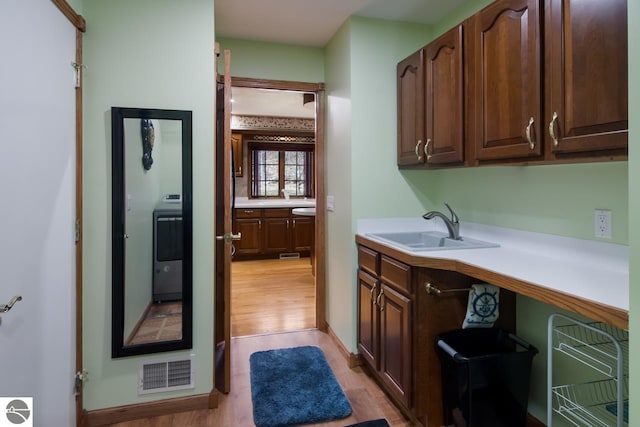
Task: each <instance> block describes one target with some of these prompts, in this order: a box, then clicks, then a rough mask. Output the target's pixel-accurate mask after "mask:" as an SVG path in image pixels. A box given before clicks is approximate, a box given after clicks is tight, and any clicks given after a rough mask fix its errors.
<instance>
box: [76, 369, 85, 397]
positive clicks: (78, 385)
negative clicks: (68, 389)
mask: <svg viewBox="0 0 640 427" xmlns="http://www.w3.org/2000/svg"><path fill="white" fill-rule="evenodd" d="M88 379H89V372H87V371H85V370H84V369H83V370H82V372H80V371H78V372H76V375H75V381H74V384H73V395H74V396H77V395H79V394H80V393H82V384H83V383H84V382H85V381H87V380H88Z"/></svg>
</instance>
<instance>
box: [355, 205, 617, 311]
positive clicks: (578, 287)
mask: <svg viewBox="0 0 640 427" xmlns="http://www.w3.org/2000/svg"><path fill="white" fill-rule="evenodd" d="M403 231H444V232H446V228H445V226H444V223H443V222H442V221H440V220H439V219H438V220H435V221H425V220H424V219H422V218H385V219H363V220H359V221H358V230H357V234H358V235H360V236H362V237H365V238H367V239H369V240H372V241H376V242H378V243H381V244H384V245H385V246H388V247H391V248H393V249H394V250H396V251H400V252H404V253H407V254H410V255H412V256H418V257H425V258H432V259H433V258H438V259H448V260H456V261H460V262H463V263H465V264H468V265H471V266H476V267H478V268H481V269H484V270H490V271H493V272H496V273H498V274H502V275H505V276H509V277H513V278H514V279H518V280H522V281H525V282H528V283H532V284H535V285H536V286H539V287H542V288H548V289H551V290H554V291H558V292H562V293H565V294H569V295H574V296H577V297H579V298H581V299H585V300H590V301H594V302H597V303H599V304H604V305H608V306H611V307H614V308H617V309H620V310H624V311H627V312H628V311H629V248H628V246H626V245H620V244H614V243H606V242H600V241H593V240H585V239H575V238H569V237H562V236H554V235H550V234H542V233H533V232H527V231H520V230H515V229H509V228H503V227H494V226H488V225H482V224H473V223H464V222H461V223H460V235H461V236H462V237H463V238H464V237H465V236H466V237H469V238H472V239H478V240H484V241H488V242H493V243H497V244H499V245H500V247H497V248H483V249H454V250H438V251H423V252H420V251H410V250H405V249H404V248H403V247H402V246H397V245H394V244H391V243H389V242H388V241H386V240H380V239H378V238H376V237H375V236H371V235H370V234H369V233H380V232H403Z"/></svg>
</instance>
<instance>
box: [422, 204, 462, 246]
mask: <svg viewBox="0 0 640 427" xmlns="http://www.w3.org/2000/svg"><path fill="white" fill-rule="evenodd" d="M444 205H445V206H446V207H447V209H449V212H451V219H449V218H448V217H447V216H446V215H445V214H443V213H442V212H438V211H430V212H427V213H426V214H424V215H422V218H424V219H427V220H428V219H433V218H436V217H439V218H441V219H442V220H443V221H444V225H446V226H447V230H448V231H449V238H450V239H453V240H462V238H461V237H460V221H459V220H458V215H456V213H455V212H454V211H453V209H451V206H449V204H448V203H445V204H444Z"/></svg>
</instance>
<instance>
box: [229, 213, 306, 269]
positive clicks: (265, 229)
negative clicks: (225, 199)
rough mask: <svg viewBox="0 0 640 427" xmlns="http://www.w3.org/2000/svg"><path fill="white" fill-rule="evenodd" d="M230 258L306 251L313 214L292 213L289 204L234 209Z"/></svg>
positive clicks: (275, 255)
mask: <svg viewBox="0 0 640 427" xmlns="http://www.w3.org/2000/svg"><path fill="white" fill-rule="evenodd" d="M235 216H236V219H235V221H234V226H233V230H234V232H235V233H241V234H242V236H241V238H240V240H237V241H234V242H233V244H234V246H235V248H236V252H235V256H234V259H252V258H277V257H278V256H279V255H280V254H284V253H292V252H294V253H295V252H298V253H300V254H301V255H308V254H309V253H310V252H311V249H312V247H311V246H312V245H313V242H314V240H313V234H314V232H315V221H314V220H315V218H312V217H301V216H298V215H293V214H292V213H291V209H289V208H261V209H240V208H238V209H236V210H235Z"/></svg>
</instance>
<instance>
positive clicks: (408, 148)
mask: <svg viewBox="0 0 640 427" xmlns="http://www.w3.org/2000/svg"><path fill="white" fill-rule="evenodd" d="M423 54H424V53H423V50H422V49H420V50H419V51H417V52H416V53H414V54H413V55H411V56H409V57H408V58H406V59H404V60H403V61H401V62H400V63H398V67H397V85H398V95H397V96H398V166H416V165H422V164H424V161H425V157H426V156H425V154H424V144H425V139H424V95H423V94H424V66H423Z"/></svg>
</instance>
